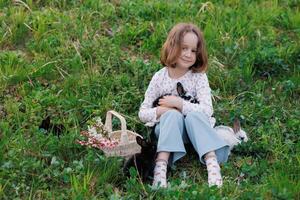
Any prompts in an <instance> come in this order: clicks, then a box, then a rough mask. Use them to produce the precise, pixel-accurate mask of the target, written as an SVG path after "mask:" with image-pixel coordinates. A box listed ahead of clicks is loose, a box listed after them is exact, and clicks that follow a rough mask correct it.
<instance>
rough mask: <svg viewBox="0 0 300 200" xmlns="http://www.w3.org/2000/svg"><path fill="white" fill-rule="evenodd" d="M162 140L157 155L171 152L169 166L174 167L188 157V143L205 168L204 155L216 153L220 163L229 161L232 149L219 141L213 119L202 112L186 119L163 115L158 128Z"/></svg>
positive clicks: (175, 113) (172, 113)
mask: <svg viewBox="0 0 300 200" xmlns="http://www.w3.org/2000/svg"><path fill="white" fill-rule="evenodd" d="M155 135H156V137H157V138H158V143H157V152H162V151H165V152H171V154H170V158H169V163H171V164H174V163H175V162H176V161H177V160H179V159H180V158H182V157H183V156H184V155H185V154H186V150H185V147H184V143H188V142H189V141H190V142H191V143H192V145H193V147H194V149H195V150H196V152H197V153H198V155H199V159H200V162H201V163H203V164H205V161H204V155H205V154H206V153H208V152H210V151H215V153H216V156H217V160H218V162H219V163H222V162H226V161H227V159H228V152H229V145H228V144H227V143H226V142H225V141H224V140H222V139H221V138H219V137H218V135H217V134H216V132H215V130H214V129H213V128H212V127H211V125H210V123H209V119H208V117H207V116H206V115H204V114H203V113H201V112H189V113H188V114H187V115H186V116H184V115H183V114H182V113H180V112H179V111H177V110H169V111H167V112H165V113H164V114H162V115H161V117H160V122H159V123H158V124H157V125H156V126H155Z"/></svg>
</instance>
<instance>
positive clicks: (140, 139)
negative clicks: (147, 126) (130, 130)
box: [135, 136, 147, 147]
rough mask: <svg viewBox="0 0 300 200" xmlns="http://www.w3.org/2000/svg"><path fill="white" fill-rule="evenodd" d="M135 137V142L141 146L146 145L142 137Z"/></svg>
mask: <svg viewBox="0 0 300 200" xmlns="http://www.w3.org/2000/svg"><path fill="white" fill-rule="evenodd" d="M135 139H136V142H137V143H138V144H139V145H140V146H141V147H145V146H147V142H146V141H145V140H144V139H142V138H141V137H139V136H136V138H135Z"/></svg>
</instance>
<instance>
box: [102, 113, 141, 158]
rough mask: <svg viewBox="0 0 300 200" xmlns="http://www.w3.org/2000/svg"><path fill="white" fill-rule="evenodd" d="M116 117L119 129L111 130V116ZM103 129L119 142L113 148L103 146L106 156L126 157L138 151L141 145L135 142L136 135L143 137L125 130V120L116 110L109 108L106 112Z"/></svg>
mask: <svg viewBox="0 0 300 200" xmlns="http://www.w3.org/2000/svg"><path fill="white" fill-rule="evenodd" d="M113 115H114V116H115V117H117V118H118V119H119V120H120V121H121V130H116V131H112V116H113ZM104 126H105V129H106V130H107V132H108V136H109V138H111V139H115V140H117V141H118V142H119V144H118V145H117V146H115V147H113V148H103V149H102V150H103V152H104V154H105V155H106V156H108V157H110V156H121V157H126V158H128V157H129V156H131V155H133V154H136V153H140V152H141V147H140V145H138V144H137V142H136V136H139V137H141V138H143V137H142V136H141V135H139V134H137V133H135V132H133V131H130V130H127V126H126V120H125V118H124V117H123V116H121V115H120V114H119V113H117V112H116V111H113V110H110V111H108V112H107V113H106V120H105V125H104Z"/></svg>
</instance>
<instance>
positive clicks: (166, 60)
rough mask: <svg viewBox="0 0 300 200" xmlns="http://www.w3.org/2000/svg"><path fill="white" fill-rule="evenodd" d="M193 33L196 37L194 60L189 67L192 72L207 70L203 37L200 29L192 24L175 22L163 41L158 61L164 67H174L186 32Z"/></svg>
mask: <svg viewBox="0 0 300 200" xmlns="http://www.w3.org/2000/svg"><path fill="white" fill-rule="evenodd" d="M189 32H192V33H195V34H196V36H197V37H198V44H197V52H196V62H195V64H194V65H192V66H191V67H190V69H191V70H192V71H193V72H205V71H206V70H207V64H208V58H207V52H206V48H205V42H204V37H203V34H202V32H201V31H200V29H199V28H198V27H197V26H195V25H194V24H190V23H179V24H176V25H175V26H174V27H173V28H172V30H171V31H170V32H169V35H168V37H167V40H166V42H165V43H164V45H163V47H162V50H161V56H160V62H161V64H162V65H164V66H166V67H173V68H175V67H176V60H177V58H178V57H179V56H180V53H181V44H182V40H183V37H184V35H185V34H186V33H189Z"/></svg>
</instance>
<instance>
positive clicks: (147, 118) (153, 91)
mask: <svg viewBox="0 0 300 200" xmlns="http://www.w3.org/2000/svg"><path fill="white" fill-rule="evenodd" d="M157 81H158V75H157V73H156V74H154V76H153V77H152V79H151V81H150V83H149V86H148V88H147V90H146V92H145V98H144V101H143V103H142V104H141V106H140V109H139V114H138V115H139V118H140V120H141V121H142V122H144V123H146V124H145V125H146V126H154V124H155V123H156V122H158V121H159V120H157V119H156V109H157V107H155V108H152V104H153V102H154V101H155V100H156V99H157V98H158V97H159V91H158V89H159V88H160V87H159V86H158V82H157Z"/></svg>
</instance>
